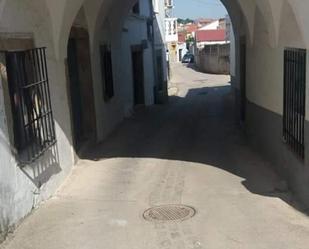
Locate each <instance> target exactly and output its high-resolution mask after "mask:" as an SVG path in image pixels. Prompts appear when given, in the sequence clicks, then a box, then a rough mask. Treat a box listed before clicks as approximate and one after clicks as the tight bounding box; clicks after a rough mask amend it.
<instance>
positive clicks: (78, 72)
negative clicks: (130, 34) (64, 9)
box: [66, 7, 96, 153]
mask: <svg viewBox="0 0 309 249" xmlns="http://www.w3.org/2000/svg"><path fill="white" fill-rule="evenodd" d="M91 65H92V64H91V50H90V41H89V31H88V23H87V19H86V15H85V11H84V7H82V8H81V9H80V10H79V12H78V14H77V16H76V18H75V20H74V22H73V24H72V27H71V31H70V35H69V40H68V46H67V61H66V66H67V85H68V87H67V89H68V98H69V107H70V112H71V120H72V121H71V122H72V133H73V134H72V135H73V144H74V149H75V151H76V152H77V153H78V152H79V151H80V150H82V149H83V146H84V145H85V144H87V143H89V142H91V141H93V140H95V138H96V113H95V105H94V90H93V80H92V67H91Z"/></svg>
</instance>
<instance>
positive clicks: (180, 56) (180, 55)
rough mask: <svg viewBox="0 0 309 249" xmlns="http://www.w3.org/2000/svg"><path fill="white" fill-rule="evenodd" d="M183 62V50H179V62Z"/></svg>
mask: <svg viewBox="0 0 309 249" xmlns="http://www.w3.org/2000/svg"><path fill="white" fill-rule="evenodd" d="M181 60H182V49H179V61H180V62H181Z"/></svg>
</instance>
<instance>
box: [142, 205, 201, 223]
mask: <svg viewBox="0 0 309 249" xmlns="http://www.w3.org/2000/svg"><path fill="white" fill-rule="evenodd" d="M195 214H196V210H195V209H194V208H192V207H189V206H184V205H164V206H157V207H153V208H150V209H148V210H146V211H145V213H144V219H145V220H147V221H153V222H160V221H184V220H187V219H190V218H192V217H193V216H194V215H195Z"/></svg>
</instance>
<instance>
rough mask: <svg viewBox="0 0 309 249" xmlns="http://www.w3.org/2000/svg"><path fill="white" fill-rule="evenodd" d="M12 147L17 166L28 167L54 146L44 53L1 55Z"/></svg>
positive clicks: (29, 52)
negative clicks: (7, 88)
mask: <svg viewBox="0 0 309 249" xmlns="http://www.w3.org/2000/svg"><path fill="white" fill-rule="evenodd" d="M5 57H6V67H7V76H8V84H9V94H10V99H11V109H12V117H13V134H14V146H15V149H16V152H17V155H18V159H19V161H20V163H21V164H28V163H32V162H34V161H35V160H37V159H38V158H39V157H40V156H42V155H43V154H44V152H46V151H47V150H48V149H49V148H50V147H51V146H53V145H54V144H55V143H56V136H55V126H54V119H53V113H52V107H51V100H50V91H49V81H48V74H47V64H46V49H45V48H36V49H32V50H26V51H14V52H12V51H9V52H5Z"/></svg>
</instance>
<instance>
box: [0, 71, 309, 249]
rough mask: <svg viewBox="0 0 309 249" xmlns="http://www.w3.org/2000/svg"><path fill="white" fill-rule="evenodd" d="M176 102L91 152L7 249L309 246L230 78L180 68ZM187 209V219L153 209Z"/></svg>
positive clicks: (142, 115)
mask: <svg viewBox="0 0 309 249" xmlns="http://www.w3.org/2000/svg"><path fill="white" fill-rule="evenodd" d="M173 72H174V73H173V75H174V76H173V83H172V86H173V87H174V88H177V89H178V91H177V96H173V97H171V100H170V103H169V104H168V105H166V106H155V107H150V108H146V109H145V110H139V111H138V113H137V114H136V115H134V116H133V117H132V118H130V119H128V120H126V121H125V122H124V123H123V124H122V125H121V127H119V129H117V131H115V132H114V133H113V134H112V135H111V136H110V137H109V138H108V139H107V140H106V141H105V142H104V143H102V144H100V145H98V146H96V147H95V148H92V149H91V150H90V151H89V152H88V153H87V154H86V155H85V159H84V160H82V161H80V163H79V164H78V166H77V167H76V168H75V169H74V172H73V173H72V175H71V177H70V178H69V179H68V180H67V182H66V183H65V184H64V185H63V187H62V188H61V189H60V190H59V191H58V193H57V194H56V195H55V197H54V198H52V199H51V200H49V201H48V202H47V203H45V204H44V205H42V207H41V208H39V209H38V210H36V211H34V212H33V214H32V215H31V216H30V217H28V218H27V219H26V220H25V221H24V222H23V223H22V224H21V226H20V227H19V228H18V229H17V231H16V232H15V233H14V234H12V235H11V236H10V238H9V239H8V240H7V241H6V242H5V243H4V244H3V245H2V246H0V248H5V249H42V248H44V249H56V248H57V249H62V248H65V249H73V248H74V249H97V248H108V249H152V248H154V249H155V248H156V249H159V248H160V249H161V248H166V249H191V248H192V249H242V248H243V249H307V248H308V245H309V219H308V217H307V216H306V215H305V214H304V213H302V212H301V211H302V208H301V206H300V205H298V204H297V202H295V200H294V199H293V197H292V196H291V194H290V193H289V191H288V189H286V187H285V184H284V182H283V181H282V180H281V179H280V178H279V177H278V176H277V175H276V174H275V173H274V172H273V171H272V170H271V168H270V165H269V163H268V162H267V161H266V160H264V159H263V158H261V157H260V156H259V155H258V154H256V153H255V152H254V151H252V150H251V149H250V147H249V146H248V144H247V142H246V139H245V137H244V136H243V134H242V132H241V130H240V129H239V127H238V125H237V122H236V121H235V119H234V108H233V98H232V96H231V94H230V90H231V89H230V86H229V83H228V81H229V78H228V77H226V76H216V75H207V74H201V73H198V72H195V71H194V70H193V69H190V68H186V67H183V66H182V65H174V66H173ZM162 204H185V205H189V206H192V207H194V208H195V209H196V210H197V214H196V215H195V216H194V217H193V218H191V219H189V220H186V221H183V222H165V223H151V222H148V221H145V220H144V219H143V212H144V211H145V210H146V209H148V208H149V207H152V206H156V205H162Z"/></svg>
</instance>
